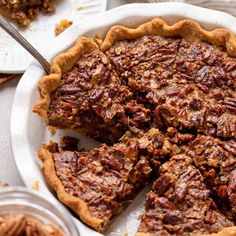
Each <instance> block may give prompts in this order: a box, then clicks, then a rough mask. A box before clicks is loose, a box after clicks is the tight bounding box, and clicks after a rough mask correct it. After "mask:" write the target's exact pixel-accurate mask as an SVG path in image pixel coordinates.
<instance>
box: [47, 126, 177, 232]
mask: <svg viewBox="0 0 236 236" xmlns="http://www.w3.org/2000/svg"><path fill="white" fill-rule="evenodd" d="M46 149H47V150H49V151H50V153H51V158H52V160H53V163H54V164H53V165H54V167H55V173H56V175H57V177H58V178H59V180H60V182H61V184H62V186H63V188H64V190H65V192H66V193H68V194H69V195H70V196H74V197H76V198H79V199H81V200H83V201H84V202H85V203H86V205H87V207H88V211H89V214H90V215H91V216H92V217H95V218H98V219H101V220H102V221H103V222H102V223H101V225H99V227H97V230H98V231H104V230H106V228H107V226H108V225H109V224H110V223H111V222H112V220H113V218H114V217H115V216H117V215H118V214H119V213H121V211H122V210H123V208H124V207H126V206H127V204H129V203H130V201H131V200H132V199H133V198H134V197H135V196H136V194H137V192H138V191H139V190H140V189H141V188H143V186H145V185H146V184H147V183H148V182H149V180H150V173H151V171H152V169H155V170H157V169H158V167H159V166H160V164H161V162H163V160H165V158H166V157H168V156H170V155H173V154H175V153H178V152H179V149H178V148H177V146H176V145H175V144H174V143H170V141H169V138H168V137H165V136H164V134H162V133H161V132H159V131H158V130H156V129H151V130H150V131H149V132H147V133H145V134H143V133H142V132H141V133H133V134H132V135H131V134H127V135H126V136H125V137H123V142H120V143H117V144H114V145H113V146H110V147H109V146H107V145H106V144H102V145H101V146H100V147H98V148H95V149H92V150H91V151H84V152H78V150H77V147H76V139H74V138H69V137H65V138H64V140H63V143H62V144H61V145H58V144H55V143H54V144H49V145H48V146H47V147H46ZM154 167H155V168H154ZM153 174H154V173H153ZM62 201H63V200H62ZM65 204H67V203H66V202H65ZM77 213H78V212H77ZM78 214H79V216H81V218H82V220H84V219H83V216H82V215H81V214H80V212H79V213H78ZM85 222H86V220H85Z"/></svg>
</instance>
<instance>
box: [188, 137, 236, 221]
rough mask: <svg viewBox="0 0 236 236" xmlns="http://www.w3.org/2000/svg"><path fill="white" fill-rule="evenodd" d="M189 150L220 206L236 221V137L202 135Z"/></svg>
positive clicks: (193, 142) (192, 143)
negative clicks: (222, 138) (225, 139)
mask: <svg viewBox="0 0 236 236" xmlns="http://www.w3.org/2000/svg"><path fill="white" fill-rule="evenodd" d="M186 153H187V154H188V155H189V156H190V157H191V158H192V159H193V161H194V163H195V166H196V167H197V168H198V169H199V170H200V172H201V173H202V175H203V177H204V181H205V183H206V184H207V186H208V187H209V189H210V190H211V191H212V194H213V195H214V197H215V199H216V202H217V203H218V206H219V208H221V210H222V211H223V212H224V213H225V214H226V215H227V216H228V218H229V219H232V220H233V221H234V222H236V140H235V139H234V140H233V139H232V140H229V141H222V140H219V139H216V138H212V137H209V136H199V137H197V138H196V139H195V140H194V141H192V142H191V143H190V144H189V147H188V148H187V150H186Z"/></svg>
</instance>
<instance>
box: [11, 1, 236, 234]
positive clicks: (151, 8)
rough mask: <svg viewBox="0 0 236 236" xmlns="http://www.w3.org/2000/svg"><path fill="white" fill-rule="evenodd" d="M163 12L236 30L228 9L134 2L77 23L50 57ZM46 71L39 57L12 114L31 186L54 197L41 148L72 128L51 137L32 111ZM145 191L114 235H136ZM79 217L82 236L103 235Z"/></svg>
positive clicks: (170, 18) (18, 158)
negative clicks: (117, 26)
mask: <svg viewBox="0 0 236 236" xmlns="http://www.w3.org/2000/svg"><path fill="white" fill-rule="evenodd" d="M157 16H158V17H162V18H163V19H164V20H166V21H167V22H169V23H174V22H176V21H178V20H181V19H183V18H191V19H194V20H197V21H198V22H200V23H201V24H202V25H203V26H204V27H205V28H207V29H214V28H216V27H225V28H228V29H230V30H232V31H234V32H236V28H235V26H236V18H234V17H232V16H230V15H228V14H226V13H222V12H218V11H213V10H208V9H204V8H199V7H195V6H191V5H186V4H182V3H159V4H132V5H126V6H121V7H118V8H116V9H113V10H110V11H108V12H105V13H103V14H100V15H99V16H96V17H95V18H90V19H89V20H85V21H81V22H80V23H81V24H80V25H81V26H80V25H78V26H74V27H71V28H70V29H68V31H67V32H65V33H64V34H63V35H62V37H60V38H56V39H55V41H54V44H53V45H54V47H50V46H48V48H47V56H48V59H49V60H50V59H51V58H52V57H53V56H55V54H56V53H58V52H60V51H62V50H64V49H65V48H68V46H69V45H70V44H71V43H72V42H73V41H74V40H75V39H76V37H77V36H78V35H87V36H94V35H96V34H98V35H100V36H104V34H105V32H106V31H107V29H108V28H109V27H110V26H111V25H114V24H117V23H121V24H125V25H127V26H137V25H139V24H140V23H142V22H145V21H147V20H149V19H152V18H153V17H157ZM55 45H57V47H55ZM43 74H44V71H43V69H42V68H41V67H40V66H39V65H38V64H37V63H36V62H35V63H33V64H32V65H31V66H30V68H29V69H28V70H27V71H26V73H25V74H24V75H23V77H22V78H21V80H20V82H19V84H18V87H17V90H16V94H15V98H14V102H13V108H12V114H11V141H12V149H13V154H14V158H15V162H16V165H17V167H18V170H19V172H20V174H21V176H22V179H23V180H24V182H25V184H26V186H27V187H28V188H31V187H32V184H33V183H34V182H35V181H39V183H40V189H39V191H40V192H42V193H43V194H44V195H45V196H48V197H54V196H53V194H52V193H51V192H50V191H49V190H48V187H47V185H46V184H45V181H44V178H43V176H42V174H41V171H40V162H39V160H38V158H37V150H38V148H39V147H40V145H41V144H42V143H43V142H48V141H49V140H50V139H57V138H58V136H60V135H65V134H67V135H68V134H70V133H68V132H65V131H60V132H59V133H58V134H57V136H56V137H51V136H50V134H49V132H48V130H47V128H46V127H45V125H44V123H43V122H42V120H41V119H39V117H37V115H35V114H33V113H32V112H31V110H32V107H33V105H34V104H35V102H36V101H37V100H38V91H37V82H38V80H39V79H40V78H41V77H42V76H43ZM71 134H73V135H76V136H78V137H82V139H81V141H82V145H83V146H84V147H86V148H91V147H94V146H96V145H98V143H97V142H95V141H93V140H91V139H88V138H86V137H84V136H81V135H78V134H76V133H73V132H71ZM145 191H147V189H144V190H143V191H142V192H141V193H140V194H139V196H138V197H137V198H136V199H135V201H134V202H133V203H132V204H131V205H130V206H129V207H128V208H127V210H126V211H125V212H124V213H123V214H121V216H120V217H118V219H116V220H115V222H114V223H113V224H112V226H111V227H110V230H109V235H113V236H114V235H117V236H118V235H119V236H121V235H123V233H125V232H128V233H129V235H130V236H132V235H134V232H135V231H136V229H137V225H138V220H137V216H138V215H139V214H140V212H141V211H142V206H143V203H144V199H145ZM75 221H76V223H77V225H78V227H79V230H80V232H81V234H82V235H89V236H95V235H99V234H98V233H96V232H95V231H93V230H91V229H89V228H88V227H86V226H85V225H84V224H82V223H81V222H80V221H79V220H75Z"/></svg>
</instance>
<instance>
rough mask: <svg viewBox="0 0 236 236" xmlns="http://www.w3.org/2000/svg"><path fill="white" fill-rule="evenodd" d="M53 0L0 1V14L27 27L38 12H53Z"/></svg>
mask: <svg viewBox="0 0 236 236" xmlns="http://www.w3.org/2000/svg"><path fill="white" fill-rule="evenodd" d="M53 2H54V0H14V1H12V0H0V14H2V15H4V16H6V17H8V18H10V19H13V20H15V21H17V23H18V24H19V25H20V26H27V25H28V24H29V23H30V22H31V21H32V20H34V19H35V18H36V17H37V15H38V14H39V13H40V12H44V13H51V12H54V5H53Z"/></svg>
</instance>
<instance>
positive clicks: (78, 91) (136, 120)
mask: <svg viewBox="0 0 236 236" xmlns="http://www.w3.org/2000/svg"><path fill="white" fill-rule="evenodd" d="M39 90H40V93H41V97H42V100H41V101H40V102H39V103H38V104H37V105H36V106H35V108H34V111H35V112H37V113H39V114H40V115H41V116H43V117H44V118H45V119H46V121H47V123H48V125H50V126H53V127H56V128H61V129H65V128H67V129H69V128H70V129H77V130H79V131H82V132H84V133H86V134H88V135H89V136H90V137H93V138H96V139H98V140H100V141H102V142H107V143H113V142H115V141H117V140H118V139H119V138H120V137H121V136H122V135H123V134H124V133H125V132H126V131H127V130H128V128H129V126H135V127H137V128H140V129H144V130H145V129H147V128H149V123H150V119H151V118H150V111H149V109H148V108H145V107H144V106H143V105H142V104H138V103H137V101H136V100H135V99H134V98H133V94H132V92H130V91H129V89H128V87H127V86H126V85H125V84H124V83H123V81H122V80H121V79H120V78H119V77H118V76H117V74H116V72H115V71H114V70H113V68H112V66H111V64H110V62H109V59H108V58H107V56H106V55H105V54H104V53H103V52H101V51H100V50H99V49H98V46H97V45H96V43H95V42H94V41H93V40H92V39H88V38H80V39H79V40H78V41H77V43H76V44H75V45H74V47H73V48H71V49H70V51H69V52H67V53H65V54H61V55H59V56H58V57H57V58H56V59H55V61H54V63H53V66H52V75H50V76H47V77H45V78H43V79H42V80H41V82H40V83H39Z"/></svg>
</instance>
